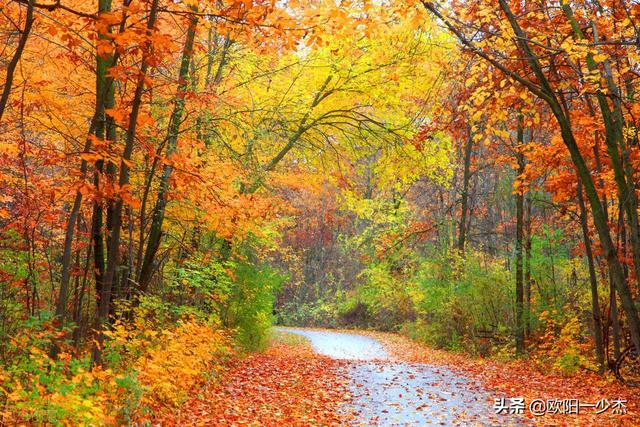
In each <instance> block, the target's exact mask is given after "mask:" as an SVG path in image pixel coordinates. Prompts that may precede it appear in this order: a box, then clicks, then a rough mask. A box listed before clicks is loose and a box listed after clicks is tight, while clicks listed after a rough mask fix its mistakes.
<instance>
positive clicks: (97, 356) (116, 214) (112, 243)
mask: <svg viewBox="0 0 640 427" xmlns="http://www.w3.org/2000/svg"><path fill="white" fill-rule="evenodd" d="M158 1H159V0H153V3H152V5H151V10H150V13H149V18H148V21H147V31H148V32H151V31H153V29H154V27H155V22H156V16H157V11H158ZM150 50H151V46H150V45H148V44H146V45H145V46H143V52H144V53H143V56H142V65H141V66H140V72H139V74H138V81H137V85H136V91H135V94H134V96H133V101H132V103H131V113H130V115H129V127H128V128H127V136H126V141H125V146H124V150H123V153H122V162H121V163H120V177H119V180H118V185H119V187H120V188H121V189H122V188H126V187H127V186H128V184H129V171H130V169H129V164H130V160H131V155H132V153H133V147H134V143H135V138H136V130H137V125H138V115H139V113H140V107H141V105H142V95H143V92H144V83H145V78H146V75H147V69H148V66H149V61H148V55H149V54H150ZM123 205H124V201H123V199H122V197H121V196H119V197H118V198H117V199H116V200H115V202H114V204H113V206H114V207H113V224H112V230H111V236H110V239H109V243H108V246H109V250H108V255H107V267H106V270H105V274H104V280H103V284H102V289H101V294H100V295H99V298H100V299H99V305H98V314H97V317H96V326H95V329H96V332H97V337H96V340H95V343H94V346H93V349H92V361H93V363H94V364H101V362H102V344H103V342H104V331H105V328H106V324H107V319H108V316H109V312H110V309H111V293H112V287H113V284H114V280H116V276H117V267H118V262H119V255H120V233H121V230H122V210H123V209H122V208H123Z"/></svg>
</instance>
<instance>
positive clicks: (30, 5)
mask: <svg viewBox="0 0 640 427" xmlns="http://www.w3.org/2000/svg"><path fill="white" fill-rule="evenodd" d="M34 8H35V0H29V1H28V2H27V14H26V17H25V21H24V28H23V29H22V31H20V39H19V40H18V46H17V47H16V50H15V52H13V57H12V58H11V61H9V64H8V65H7V71H6V74H5V80H4V85H3V88H2V95H0V123H1V122H2V116H3V115H4V111H5V109H6V107H7V102H8V101H9V95H10V94H11V88H12V87H13V75H14V74H15V72H16V68H17V67H18V63H19V62H20V58H21V57H22V52H24V48H25V46H26V45H27V40H28V39H29V34H30V33H31V28H32V27H33V22H34V21H35V19H36V18H35V17H34V16H33V12H34Z"/></svg>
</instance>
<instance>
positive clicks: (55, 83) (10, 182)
mask: <svg viewBox="0 0 640 427" xmlns="http://www.w3.org/2000/svg"><path fill="white" fill-rule="evenodd" d="M0 38H1V50H0V83H2V85H1V86H0V90H1V91H2V93H1V95H0V420H1V421H0V424H3V425H4V424H7V425H13V423H15V424H16V425H18V424H20V423H31V424H45V423H50V424H53V425H62V424H65V423H66V424H87V425H103V424H106V425H113V424H132V423H154V422H157V420H159V419H160V418H161V417H163V416H167V414H169V415H171V414H172V413H173V412H175V411H176V408H180V407H182V406H183V405H185V402H188V401H189V398H190V397H191V396H192V395H193V390H194V387H202V386H203V384H208V383H210V382H221V383H224V382H225V378H226V377H225V375H226V374H225V372H228V371H229V369H231V368H230V366H237V364H238V363H242V362H241V361H242V360H246V358H247V357H248V358H249V359H248V360H251V361H257V360H262V359H260V357H264V353H262V352H264V351H265V350H266V349H267V348H269V347H270V346H272V341H273V332H272V326H273V325H276V324H277V325H285V326H298V327H316V328H348V329H361V330H376V331H384V332H393V333H399V334H402V335H403V336H405V337H408V338H410V339H412V340H415V341H416V342H419V343H422V344H424V345H425V346H426V347H428V348H434V349H440V350H442V351H446V352H448V353H446V354H460V353H461V354H464V355H468V356H469V357H473V358H475V357H480V358H486V359H488V360H492V361H497V363H504V364H509V363H515V364H520V365H518V366H525V365H526V366H527V367H528V368H531V369H533V370H538V371H544V372H553V373H554V375H559V376H560V377H563V378H572V377H573V378H577V380H576V381H580V378H583V377H581V376H584V375H589V378H598V381H599V380H603V381H605V382H607V384H616V387H617V386H620V387H623V386H624V387H630V386H633V385H636V384H640V382H639V380H640V360H639V356H638V354H639V352H638V349H640V315H639V313H638V310H639V309H640V228H639V227H640V226H639V220H638V217H639V214H638V212H639V193H638V179H639V171H640V163H639V162H640V147H639V145H638V126H639V125H640V101H639V100H638V99H639V96H640V95H639V94H638V91H639V90H640V83H639V82H640V66H639V64H640V49H639V47H640V4H638V3H637V2H635V1H624V0H623V1H609V0H602V1H592V0H584V1H568V0H567V1H564V0H563V1H551V2H545V1H537V2H521V1H511V0H472V1H463V0H452V1H425V0H422V1H417V0H415V1H395V0H378V1H376V0H353V1H348V0H342V1H334V0H308V1H301V0H285V1H275V0H216V1H199V0H175V1H165V0H122V1H120V0H98V1H95V2H94V1H90V0H56V1H50V0H0ZM267 354H268V353H267ZM277 357H280V356H278V355H277V354H276V355H274V356H273V358H272V359H269V360H270V361H271V362H272V361H273V360H277ZM309 357H311V356H309ZM452 357H454V356H452ZM256 358H257V359H256ZM267 359H268V358H267ZM314 360H315V359H314ZM271 362H265V363H271ZM252 363H253V362H252ZM255 363H258V362H255ZM314 363H320V362H317V361H316V362H314ZM302 365H304V364H303V363H301V366H302ZM514 366H515V365H514ZM300 369H302V367H300ZM318 369H319V371H321V369H320V368H318ZM256 375H257V374H256ZM318 375H319V374H318ZM608 397H612V398H613V397H616V396H608ZM254 415H255V414H254ZM245 416H246V417H248V419H249V421H251V420H250V417H251V416H250V415H246V414H245ZM322 416H326V414H324V415H322ZM191 421H193V420H191ZM240 421H242V420H240ZM307 421H308V420H307ZM236 422H238V420H236ZM289 422H290V423H291V425H305V424H306V421H304V422H303V421H301V418H297V419H296V418H295V417H294V419H293V420H289ZM630 422H631V421H630ZM265 423H266V422H265ZM280 423H281V424H285V422H284V421H282V420H280ZM309 423H311V424H313V423H312V422H309ZM219 424H224V423H222V422H219ZM228 424H229V425H236V424H233V422H229V423H228ZM320 424H322V422H320ZM138 425H140V424H138ZM242 425H244V424H242ZM273 425H277V423H276V424H273ZM626 425H632V424H630V423H629V424H626Z"/></svg>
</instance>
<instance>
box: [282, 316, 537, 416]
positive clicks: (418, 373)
mask: <svg viewBox="0 0 640 427" xmlns="http://www.w3.org/2000/svg"><path fill="white" fill-rule="evenodd" d="M277 329H278V330H279V331H282V332H288V333H294V334H298V335H301V336H303V337H305V338H306V339H308V340H309V341H310V342H311V346H312V347H313V349H314V350H315V351H316V352H317V353H319V354H322V355H325V356H329V357H331V358H334V359H340V360H347V361H349V363H348V364H347V365H346V367H345V368H344V370H345V371H344V375H345V376H346V377H347V378H348V387H349V392H350V394H351V397H352V400H351V402H349V403H347V404H346V405H344V406H343V408H342V409H343V410H344V411H345V413H346V414H347V416H348V418H349V419H350V420H351V422H350V424H351V425H380V426H443V425H445V426H451V425H463V426H469V425H481V426H487V425H490V426H492V425H500V426H505V425H526V424H525V423H524V422H523V420H519V419H517V418H513V419H510V418H509V417H508V416H505V415H496V414H495V413H494V410H493V408H492V405H493V400H494V398H495V397H497V396H494V395H492V394H490V393H489V392H488V391H487V390H485V389H483V388H482V387H481V386H480V385H479V384H478V383H476V382H474V381H473V380H471V379H470V378H468V377H466V376H464V375H461V374H459V373H457V372H455V371H453V370H451V369H449V368H447V367H442V366H434V365H427V364H420V363H406V362H402V361H399V360H396V359H394V358H392V357H391V356H390V354H389V353H388V352H387V351H386V350H385V348H384V346H383V345H382V344H381V343H380V342H379V341H377V340H376V339H374V338H370V337H367V336H363V335H358V334H355V333H350V332H349V333H345V332H333V331H324V330H322V331H321V330H309V329H300V328H277Z"/></svg>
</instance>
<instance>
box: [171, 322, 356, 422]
mask: <svg viewBox="0 0 640 427" xmlns="http://www.w3.org/2000/svg"><path fill="white" fill-rule="evenodd" d="M342 365H343V362H340V361H337V360H334V359H331V358H328V357H323V356H319V355H317V354H315V353H314V352H313V350H312V349H311V348H310V347H309V345H308V344H307V343H306V342H305V341H304V340H302V339H293V338H291V337H289V336H283V335H281V334H277V336H276V337H275V339H274V340H273V342H272V344H271V345H270V347H269V348H268V349H267V351H265V352H264V353H258V354H252V355H250V356H248V357H246V358H245V359H242V360H239V361H237V362H236V363H235V364H234V366H232V367H230V369H229V370H228V371H227V372H226V373H225V374H224V376H223V377H222V378H219V379H218V381H216V383H215V384H210V385H209V386H208V387H207V388H205V390H204V391H202V392H201V393H200V394H199V395H198V396H195V397H194V398H193V399H191V400H190V401H188V402H187V403H186V404H185V405H184V406H183V408H182V409H181V410H180V411H179V412H177V413H174V414H172V415H170V416H167V417H166V418H164V419H163V420H160V422H161V424H162V425H180V426H184V425H198V426H205V425H206V426H211V425H215V426H274V427H275V426H337V425H344V424H345V422H344V419H343V418H342V416H341V415H340V414H339V410H338V407H339V404H340V403H341V402H344V401H345V400H347V399H348V393H347V390H346V387H345V383H346V381H345V378H343V377H342V376H341V375H340V374H339V371H340V369H339V368H340V367H341V366H342Z"/></svg>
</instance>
